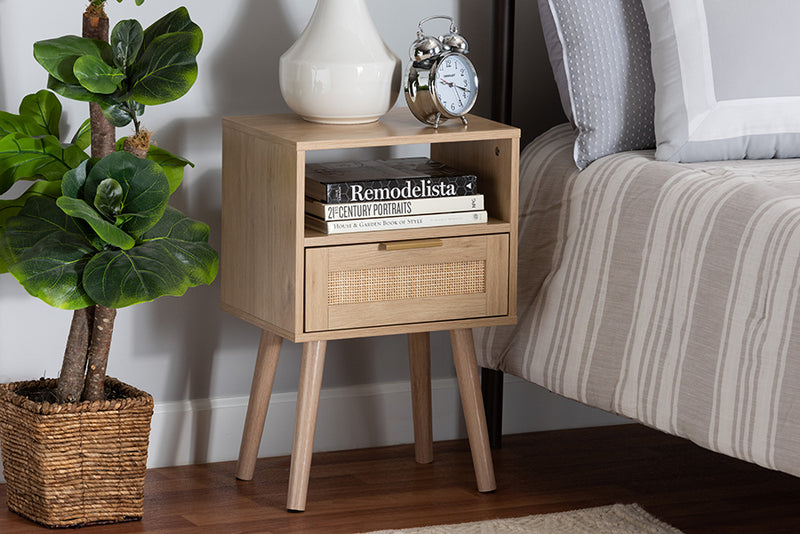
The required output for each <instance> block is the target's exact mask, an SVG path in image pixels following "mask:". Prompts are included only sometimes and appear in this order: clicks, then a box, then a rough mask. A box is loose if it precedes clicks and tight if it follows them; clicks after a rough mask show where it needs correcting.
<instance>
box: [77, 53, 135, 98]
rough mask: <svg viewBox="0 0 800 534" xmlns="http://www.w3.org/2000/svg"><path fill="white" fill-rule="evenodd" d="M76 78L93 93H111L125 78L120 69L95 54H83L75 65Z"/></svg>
mask: <svg viewBox="0 0 800 534" xmlns="http://www.w3.org/2000/svg"><path fill="white" fill-rule="evenodd" d="M73 72H74V73H75V78H77V79H78V82H80V84H81V86H82V87H83V88H84V89H86V90H87V91H90V92H92V93H99V94H102V95H110V94H111V93H113V92H114V91H116V90H117V88H118V87H119V85H120V84H121V83H122V81H123V80H124V79H125V75H124V74H123V73H122V71H120V70H119V69H117V68H115V67H112V66H111V65H109V64H107V63H106V62H105V61H103V60H102V59H100V58H98V57H95V56H88V55H87V56H81V57H79V58H78V59H77V60H76V61H75V65H74V66H73Z"/></svg>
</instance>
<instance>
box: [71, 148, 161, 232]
mask: <svg viewBox="0 0 800 534" xmlns="http://www.w3.org/2000/svg"><path fill="white" fill-rule="evenodd" d="M106 178H113V179H114V180H116V181H117V182H118V183H119V185H120V186H121V187H122V190H123V204H124V208H123V212H122V213H121V214H120V217H123V218H124V220H125V222H124V223H123V224H121V225H120V228H121V229H122V230H124V231H125V232H127V233H129V234H130V235H132V236H134V237H136V236H139V235H141V234H142V233H143V232H145V231H147V230H148V229H150V228H151V227H152V226H153V225H154V224H155V223H156V222H158V220H159V219H160V218H161V216H162V215H163V214H164V209H165V208H166V206H167V200H168V199H169V194H170V191H169V182H168V181H167V177H166V175H165V174H164V171H163V170H162V169H161V167H159V166H158V165H157V164H156V163H153V162H152V161H149V160H146V159H139V158H137V157H136V156H134V155H133V154H129V153H127V152H113V153H111V154H109V155H108V156H106V157H104V158H103V159H101V160H100V161H99V162H97V163H96V164H95V166H94V167H92V170H91V171H90V172H89V174H88V176H87V178H86V185H85V186H84V192H83V198H84V200H86V201H87V202H93V201H94V199H95V196H96V195H97V189H98V187H99V185H100V183H101V182H102V181H103V180H105V179H106Z"/></svg>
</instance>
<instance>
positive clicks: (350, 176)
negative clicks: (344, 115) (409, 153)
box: [306, 158, 478, 204]
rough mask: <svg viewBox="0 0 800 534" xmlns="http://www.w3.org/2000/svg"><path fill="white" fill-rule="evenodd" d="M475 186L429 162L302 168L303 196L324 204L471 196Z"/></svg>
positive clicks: (457, 173) (472, 181)
mask: <svg viewBox="0 0 800 534" xmlns="http://www.w3.org/2000/svg"><path fill="white" fill-rule="evenodd" d="M477 184H478V178H477V176H475V175H474V174H470V173H466V172H463V171H460V170H458V169H454V168H453V167H449V166H447V165H445V164H443V163H440V162H438V161H434V160H432V159H430V158H397V159H387V160H369V161H344V162H335V163H309V164H306V196H308V197H311V198H313V199H315V200H319V201H321V202H324V203H326V204H344V203H350V202H380V201H387V200H408V199H416V198H441V197H455V196H465V195H474V194H477V187H478V185H477Z"/></svg>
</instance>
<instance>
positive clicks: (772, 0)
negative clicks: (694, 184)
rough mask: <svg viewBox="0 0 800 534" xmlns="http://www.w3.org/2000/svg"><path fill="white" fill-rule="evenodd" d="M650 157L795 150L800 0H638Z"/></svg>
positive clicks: (790, 153) (799, 117) (799, 141)
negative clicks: (646, 41) (645, 45)
mask: <svg viewBox="0 0 800 534" xmlns="http://www.w3.org/2000/svg"><path fill="white" fill-rule="evenodd" d="M643 6H644V10H645V14H646V16H647V22H648V26H649V28H650V41H651V43H652V64H653V78H654V79H655V84H656V95H655V132H656V158H657V159H660V160H668V161H680V162H693V161H709V160H728V159H744V158H753V159H763V158H774V157H777V158H792V157H800V68H799V67H798V65H800V62H798V57H797V50H800V29H799V28H798V21H800V2H798V1H797V0H643Z"/></svg>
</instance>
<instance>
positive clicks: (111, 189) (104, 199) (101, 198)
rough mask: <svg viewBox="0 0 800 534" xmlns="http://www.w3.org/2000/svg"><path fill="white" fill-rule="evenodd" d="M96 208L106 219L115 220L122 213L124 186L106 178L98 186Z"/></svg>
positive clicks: (95, 200)
mask: <svg viewBox="0 0 800 534" xmlns="http://www.w3.org/2000/svg"><path fill="white" fill-rule="evenodd" d="M94 207H95V208H96V209H97V211H99V212H100V214H101V215H102V216H103V217H105V218H106V219H111V220H115V219H116V218H117V215H119V214H120V213H122V186H121V185H119V182H117V181H116V180H115V179H113V178H106V179H105V180H103V181H102V182H100V185H98V186H97V194H96V195H95V197H94Z"/></svg>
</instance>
